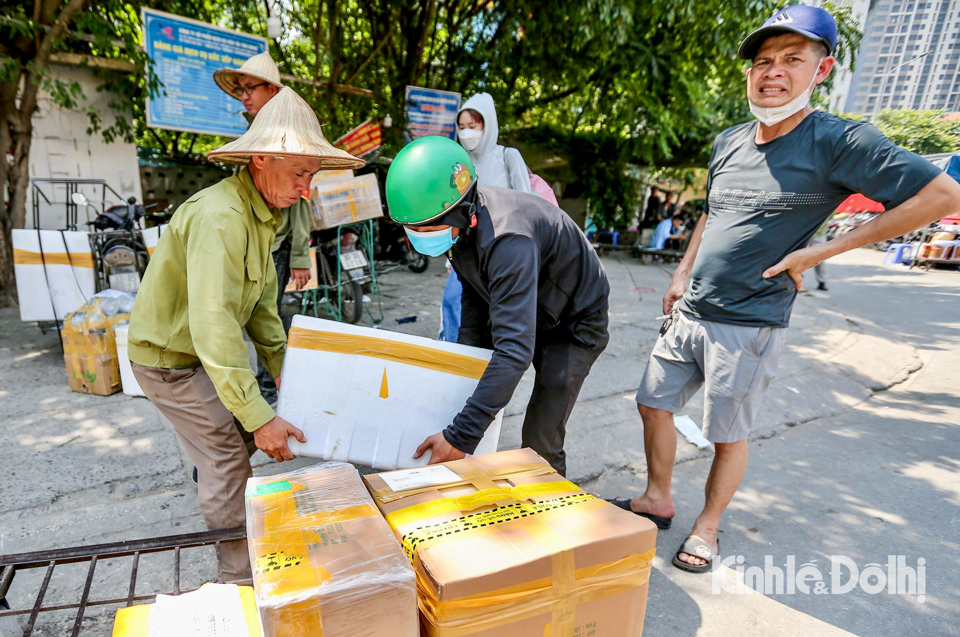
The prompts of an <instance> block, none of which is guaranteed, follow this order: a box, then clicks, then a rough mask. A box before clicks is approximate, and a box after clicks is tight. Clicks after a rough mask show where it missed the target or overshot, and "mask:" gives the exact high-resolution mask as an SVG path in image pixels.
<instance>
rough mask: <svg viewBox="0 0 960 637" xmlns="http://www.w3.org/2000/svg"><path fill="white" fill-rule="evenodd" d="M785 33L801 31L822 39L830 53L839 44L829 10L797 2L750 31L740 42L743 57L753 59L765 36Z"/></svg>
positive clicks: (800, 32) (740, 53)
mask: <svg viewBox="0 0 960 637" xmlns="http://www.w3.org/2000/svg"><path fill="white" fill-rule="evenodd" d="M784 33H799V34H800V35H802V36H803V37H805V38H808V39H810V40H813V41H815V42H823V43H824V44H826V45H827V50H828V51H829V53H830V54H833V49H834V48H836V46H837V21H836V20H834V19H833V16H832V15H830V12H829V11H826V10H825V9H821V8H820V7H808V6H807V5H805V4H797V5H794V6H792V7H787V8H786V9H781V10H780V11H778V12H777V13H776V15H774V16H773V17H772V18H770V19H769V20H767V21H766V22H764V23H763V26H762V27H760V28H759V29H757V30H756V31H754V32H753V33H751V34H750V35H748V36H747V37H746V38H745V39H744V40H743V42H742V43H741V44H740V50H739V55H740V57H741V58H743V59H744V60H752V59H753V58H754V57H756V55H757V51H758V50H759V49H760V45H761V44H763V41H764V40H766V39H767V38H769V37H772V36H774V35H782V34H784Z"/></svg>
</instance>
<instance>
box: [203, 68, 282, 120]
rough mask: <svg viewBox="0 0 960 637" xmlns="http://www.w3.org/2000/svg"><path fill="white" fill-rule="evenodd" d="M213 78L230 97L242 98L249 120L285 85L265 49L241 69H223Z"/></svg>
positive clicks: (241, 101)
mask: <svg viewBox="0 0 960 637" xmlns="http://www.w3.org/2000/svg"><path fill="white" fill-rule="evenodd" d="M213 81H214V82H216V83H217V86H219V87H220V88H221V89H223V90H224V92H226V93H227V94H228V95H229V96H230V97H234V98H236V99H238V100H240V103H241V104H243V107H244V108H245V109H247V114H248V115H249V116H250V119H253V118H254V117H256V116H257V113H259V112H260V109H261V108H263V107H264V105H265V104H266V103H267V102H269V101H270V100H271V98H273V96H274V95H276V94H277V93H279V92H280V89H282V88H283V84H281V83H280V69H278V68H277V63H276V62H274V61H273V58H272V57H270V54H269V53H267V52H266V51H264V52H263V53H258V54H257V55H254V56H252V57H251V58H249V59H248V60H247V61H246V62H244V63H243V65H242V66H241V67H240V68H238V69H231V68H226V69H220V70H219V71H217V72H216V73H214V74H213Z"/></svg>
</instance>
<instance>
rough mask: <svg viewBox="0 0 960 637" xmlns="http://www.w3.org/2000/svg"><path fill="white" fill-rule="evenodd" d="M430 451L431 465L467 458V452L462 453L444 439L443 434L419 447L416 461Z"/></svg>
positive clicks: (414, 456) (425, 441)
mask: <svg viewBox="0 0 960 637" xmlns="http://www.w3.org/2000/svg"><path fill="white" fill-rule="evenodd" d="M427 451H430V452H431V453H430V463H429V464H439V463H441V462H449V461H451V460H462V459H464V458H466V457H467V454H466V452H463V451H460V450H459V449H457V448H456V447H454V446H453V445H451V444H450V443H449V442H447V439H446V438H444V437H443V432H442V431H441V432H440V433H436V434H433V435H432V436H430V437H429V438H427V439H426V440H424V441H423V444H422V445H420V446H419V447H417V452H416V453H415V454H413V458H414V460H416V459H417V458H419V457H420V456H422V455H423V454H425V453H426V452H427Z"/></svg>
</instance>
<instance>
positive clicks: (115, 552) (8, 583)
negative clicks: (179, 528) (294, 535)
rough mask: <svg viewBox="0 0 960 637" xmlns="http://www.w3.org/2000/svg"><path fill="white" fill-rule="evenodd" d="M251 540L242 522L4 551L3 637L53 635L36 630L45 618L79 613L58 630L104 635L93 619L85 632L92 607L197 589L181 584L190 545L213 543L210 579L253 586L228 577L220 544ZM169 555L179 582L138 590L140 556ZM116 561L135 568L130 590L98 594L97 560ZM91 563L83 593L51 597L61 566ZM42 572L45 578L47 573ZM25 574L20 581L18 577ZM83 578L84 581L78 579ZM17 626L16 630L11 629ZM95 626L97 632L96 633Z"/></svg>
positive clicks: (0, 560)
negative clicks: (192, 530)
mask: <svg viewBox="0 0 960 637" xmlns="http://www.w3.org/2000/svg"><path fill="white" fill-rule="evenodd" d="M243 539H246V529H245V528H244V527H242V526H238V527H234V528H231V529H221V530H217V531H204V532H202V533H189V534H186V535H172V536H167V537H158V538H150V539H145V540H133V541H128V542H115V543H112V544H96V545H92V546H81V547H74V548H64V549H56V550H53V551H38V552H34V553H20V554H17V555H0V635H2V636H3V637H13V636H14V635H22V637H30V636H31V635H35V634H51V633H46V632H41V633H35V632H34V631H35V630H36V629H37V628H38V627H39V628H41V631H42V630H43V629H42V623H43V619H44V618H46V617H52V615H51V614H52V613H56V612H59V613H67V612H71V613H75V615H74V618H73V620H72V622H68V623H71V624H72V628H71V629H70V632H68V633H65V632H60V633H58V634H64V635H70V636H71V637H79V636H85V635H94V634H102V631H100V630H99V629H96V628H92V627H91V626H89V624H90V623H91V622H87V623H88V626H87V629H88V630H87V631H86V632H84V618H85V617H86V616H87V610H88V609H90V608H94V607H105V606H106V607H108V606H114V607H123V606H134V605H136V604H139V603H145V602H150V601H152V600H153V599H155V598H156V596H157V595H160V594H163V595H180V594H182V593H188V592H190V591H193V590H196V588H197V587H183V586H181V583H180V575H181V566H182V563H183V560H184V552H185V549H199V548H200V547H212V548H213V552H214V554H215V556H216V572H215V573H214V572H213V571H211V572H210V573H209V580H208V581H212V580H214V578H216V580H217V581H218V582H220V583H224V584H228V583H229V584H238V585H246V586H249V585H251V580H249V579H246V580H239V581H229V582H227V581H224V579H223V570H222V564H221V560H220V545H221V543H223V542H229V541H232V540H243ZM201 552H202V550H201V551H193V550H191V551H189V553H188V556H189V557H188V558H187V559H188V563H192V560H193V558H196V557H201V555H200V554H201ZM151 554H164V555H168V556H169V557H170V558H171V561H170V569H171V571H168V572H172V573H171V574H172V576H173V580H172V581H173V585H172V587H171V588H170V589H168V590H162V591H152V592H144V591H137V578H138V576H143V575H144V572H143V570H141V568H140V558H141V556H143V555H151ZM107 560H110V562H109V564H110V568H111V569H113V570H116V569H118V568H119V569H122V568H124V564H121V565H120V566H117V565H116V564H117V561H118V560H119V561H121V562H125V563H126V567H127V568H129V573H130V577H129V584H128V585H127V590H126V595H124V596H116V595H113V596H111V595H106V596H104V597H99V596H97V595H95V594H93V593H92V591H91V589H92V587H93V579H94V573H95V572H96V570H97V565H98V564H102V563H104V562H106V561H107ZM157 563H158V560H154V559H151V560H150V564H152V565H154V566H156V564H157ZM77 564H79V565H87V572H86V576H85V579H84V580H83V581H84V583H83V585H82V588H81V587H78V588H79V591H78V595H77V596H76V597H75V598H72V597H71V598H70V599H57V600H54V601H50V602H47V601H46V597H47V593H48V592H49V591H50V590H51V588H50V582H51V579H52V578H53V575H54V572H55V571H56V569H58V568H60V570H61V571H64V570H73V569H64V568H63V567H65V566H67V565H77ZM158 574H159V573H156V572H149V575H152V576H155V575H158ZM41 575H42V577H41ZM18 576H19V577H20V579H19V580H18V579H17V577H18ZM78 583H79V582H78ZM63 588H64V587H63V584H62V581H61V580H59V579H58V586H56V587H55V589H56V590H57V592H58V593H61V595H60V597H63V595H62V593H63ZM14 599H17V600H20V599H29V600H32V603H29V604H24V605H18V604H17V603H11V600H14ZM11 631H16V632H11ZM91 631H93V632H91Z"/></svg>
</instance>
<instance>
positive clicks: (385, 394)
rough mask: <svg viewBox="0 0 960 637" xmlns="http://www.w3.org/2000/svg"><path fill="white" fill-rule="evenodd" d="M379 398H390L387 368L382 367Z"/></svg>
mask: <svg viewBox="0 0 960 637" xmlns="http://www.w3.org/2000/svg"><path fill="white" fill-rule="evenodd" d="M380 398H390V388H389V387H388V386H387V368H386V367H384V368H383V380H382V381H380Z"/></svg>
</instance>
